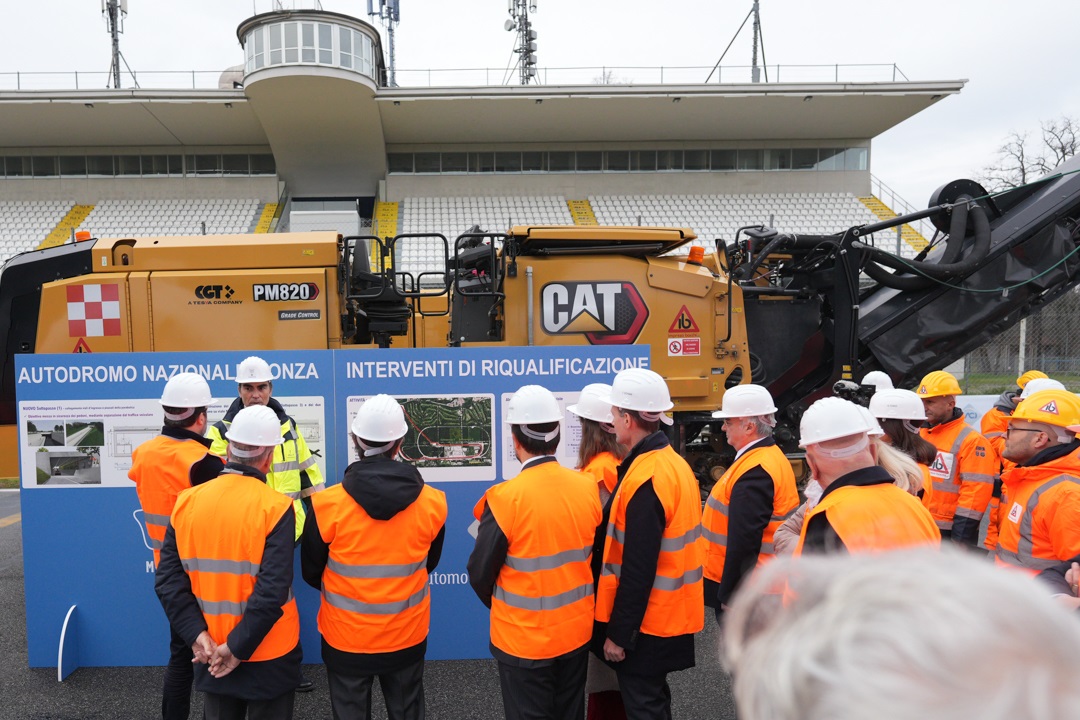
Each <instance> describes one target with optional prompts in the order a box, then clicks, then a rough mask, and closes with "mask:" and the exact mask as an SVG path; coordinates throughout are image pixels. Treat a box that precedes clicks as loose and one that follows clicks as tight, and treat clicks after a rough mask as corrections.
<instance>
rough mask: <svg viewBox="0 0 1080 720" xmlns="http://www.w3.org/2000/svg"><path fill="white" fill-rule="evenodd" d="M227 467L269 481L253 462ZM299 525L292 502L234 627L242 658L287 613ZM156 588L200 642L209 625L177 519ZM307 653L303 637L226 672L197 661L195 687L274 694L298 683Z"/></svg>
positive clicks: (250, 695) (191, 638)
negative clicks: (275, 654) (183, 553)
mask: <svg viewBox="0 0 1080 720" xmlns="http://www.w3.org/2000/svg"><path fill="white" fill-rule="evenodd" d="M225 471H226V472H233V473H238V474H241V475H247V476H249V477H255V478H258V479H259V480H261V481H262V482H266V476H265V475H263V474H262V473H260V472H259V471H258V470H256V469H255V468H253V467H249V466H247V465H241V464H239V463H229V464H228V465H226V466H225ZM212 482H213V481H212ZM295 528H296V518H295V516H294V514H293V509H292V506H291V505H290V506H289V508H288V509H287V510H286V511H285V514H284V515H282V516H281V519H280V520H279V521H278V523H277V524H276V525H275V526H274V528H273V529H272V530H271V531H270V534H269V535H267V536H266V545H265V548H264V550H263V557H262V562H260V564H259V574H258V577H257V578H256V580H255V587H254V588H253V590H252V592H251V595H250V596H249V597H248V600H247V606H246V608H245V609H244V614H243V616H241V618H240V622H239V624H237V626H236V627H235V628H233V630H232V632H230V633H229V637H228V638H227V641H226V642H228V645H229V649H230V650H231V651H232V653H233V655H235V656H236V657H237V658H239V659H240V660H242V661H243V660H246V659H247V658H250V657H251V654H252V653H254V652H255V650H256V648H258V647H259V644H260V643H261V642H262V641H263V639H264V638H265V637H266V634H267V633H268V632H270V629H271V628H272V627H273V626H274V623H276V622H277V621H278V619H280V618H281V615H282V607H283V606H284V605H285V603H286V602H288V598H289V597H290V595H291V592H292V580H293V537H294V535H295V532H296V530H295ZM154 590H155V591H157V595H158V599H159V600H161V605H162V607H163V608H164V609H165V615H166V616H167V617H168V618H169V622H170V623H171V624H172V626H173V629H174V630H175V631H176V634H177V635H179V636H180V637H181V638H183V640H184V642H186V643H187V644H188V645H194V644H195V640H196V639H197V638H198V637H199V634H200V633H201V632H202V631H204V630H206V629H207V625H206V620H205V619H204V618H203V614H202V611H201V610H200V609H199V604H198V601H197V600H196V599H195V595H194V593H192V590H191V580H190V578H189V577H188V574H187V572H186V571H185V570H184V567H183V564H182V563H181V561H180V553H179V552H178V551H177V548H176V533H175V531H174V530H173V526H172V523H169V526H168V528H166V530H165V542H164V544H163V546H162V548H161V565H160V566H159V567H158V569H157V576H156V578H155V579H154ZM302 659H303V653H302V651H301V648H300V643H297V644H296V647H295V648H293V649H292V650H291V651H289V652H288V653H286V654H285V655H283V656H282V657H279V658H275V659H273V660H263V661H260V662H241V663H240V665H239V667H237V668H236V669H235V670H233V671H232V672H231V673H229V674H228V675H226V676H225V677H223V678H215V677H213V676H212V675H210V672H209V666H208V665H205V664H201V663H200V664H196V665H195V689H196V690H199V691H201V692H210V693H216V694H218V695H228V696H230V697H236V698H241V699H243V700H270V699H272V698H275V697H277V696H279V695H281V694H282V693H284V692H288V691H289V690H293V689H295V688H296V686H297V684H298V683H299V678H300V661H301V660H302Z"/></svg>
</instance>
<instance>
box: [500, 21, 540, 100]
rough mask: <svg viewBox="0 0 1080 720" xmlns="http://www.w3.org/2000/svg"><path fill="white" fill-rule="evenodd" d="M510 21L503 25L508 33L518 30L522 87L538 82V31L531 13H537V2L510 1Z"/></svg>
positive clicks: (516, 48) (519, 75)
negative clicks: (530, 17) (534, 28)
mask: <svg viewBox="0 0 1080 720" xmlns="http://www.w3.org/2000/svg"><path fill="white" fill-rule="evenodd" d="M508 3H509V10H510V18H511V19H510V20H507V21H506V22H505V23H503V28H505V29H506V30H507V32H509V31H512V30H517V36H518V39H517V47H515V48H514V52H515V53H517V55H518V78H519V80H520V82H521V84H522V85H528V84H529V83H530V82H532V81H534V80H536V31H535V30H533V29H532V21H530V20H529V13H530V12H536V0H508Z"/></svg>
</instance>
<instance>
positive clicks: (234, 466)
mask: <svg viewBox="0 0 1080 720" xmlns="http://www.w3.org/2000/svg"><path fill="white" fill-rule="evenodd" d="M221 474H222V475H247V476H248V477H253V478H255V479H256V480H258V481H259V482H261V483H266V475H264V474H263V473H261V472H259V471H258V470H256V469H255V468H253V467H251V466H250V465H245V464H243V463H238V462H236V461H234V460H230V461H229V462H227V463H225V469H224V470H222V471H221Z"/></svg>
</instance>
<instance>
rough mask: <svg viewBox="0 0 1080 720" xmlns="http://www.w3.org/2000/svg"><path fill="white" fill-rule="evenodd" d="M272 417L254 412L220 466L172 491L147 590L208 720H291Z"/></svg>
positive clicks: (283, 534)
mask: <svg viewBox="0 0 1080 720" xmlns="http://www.w3.org/2000/svg"><path fill="white" fill-rule="evenodd" d="M280 429H281V427H280V424H279V423H278V419H277V415H276V414H275V413H274V412H273V411H272V410H270V409H269V408H266V407H262V406H254V407H249V408H244V409H243V410H241V411H240V412H238V413H237V414H236V417H235V418H234V419H233V422H232V424H231V425H230V427H229V430H228V432H227V433H226V438H227V439H228V441H229V446H228V463H227V464H226V465H225V468H224V470H222V472H221V474H220V475H219V476H218V477H216V478H214V479H213V480H211V481H209V482H206V483H203V484H202V485H199V486H197V487H193V488H191V489H189V490H185V491H183V492H182V493H180V497H179V498H178V499H177V501H176V508H175V509H174V510H173V515H172V519H171V521H170V523H169V527H168V529H167V530H166V532H165V542H164V543H163V545H162V549H161V567H159V568H158V572H157V577H156V578H155V582H154V589H155V590H156V591H157V594H158V598H159V599H160V600H161V605H162V607H164V608H165V614H166V615H167V616H168V618H169V622H170V623H172V625H173V627H174V628H175V629H176V632H177V634H178V635H179V636H180V637H182V638H183V639H184V641H185V642H187V643H188V644H189V645H190V646H191V647H192V651H193V653H194V656H195V663H196V666H195V688H196V689H197V690H199V691H201V692H203V693H204V699H203V707H204V712H205V716H206V718H207V720H242V719H243V718H244V717H250V718H251V719H252V720H254V719H255V718H259V719H260V720H289V719H290V718H292V716H293V697H294V694H295V689H296V686H297V685H298V684H299V681H300V662H301V660H302V659H303V652H302V650H301V647H300V618H299V615H298V613H297V610H296V600H295V599H293V596H292V579H293V532H294V531H293V528H294V526H295V524H296V519H295V517H294V516H293V505H292V502H291V501H290V500H289V499H288V498H287V497H285V496H284V495H282V494H281V493H279V492H277V491H276V490H272V489H270V488H269V487H267V486H266V473H267V472H268V471H269V469H270V467H271V465H272V463H273V459H274V449H275V448H276V447H277V446H278V445H280V444H281V443H282V442H283V440H282V437H281V432H280Z"/></svg>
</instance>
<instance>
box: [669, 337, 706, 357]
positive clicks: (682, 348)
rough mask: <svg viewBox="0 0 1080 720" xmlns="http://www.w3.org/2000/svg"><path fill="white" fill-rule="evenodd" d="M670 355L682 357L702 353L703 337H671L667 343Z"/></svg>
mask: <svg viewBox="0 0 1080 720" xmlns="http://www.w3.org/2000/svg"><path fill="white" fill-rule="evenodd" d="M667 354H668V357H680V356H687V355H700V354H701V338H699V337H686V338H669V339H668V344H667Z"/></svg>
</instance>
